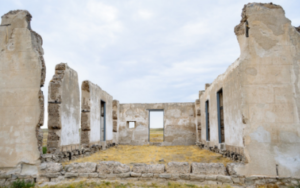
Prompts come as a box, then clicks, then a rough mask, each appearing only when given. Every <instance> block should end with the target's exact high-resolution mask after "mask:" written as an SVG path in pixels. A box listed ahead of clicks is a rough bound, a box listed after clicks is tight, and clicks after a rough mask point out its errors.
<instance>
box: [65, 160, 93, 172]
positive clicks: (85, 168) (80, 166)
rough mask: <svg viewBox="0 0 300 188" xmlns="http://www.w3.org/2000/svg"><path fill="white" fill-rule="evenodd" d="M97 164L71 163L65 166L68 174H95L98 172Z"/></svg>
mask: <svg viewBox="0 0 300 188" xmlns="http://www.w3.org/2000/svg"><path fill="white" fill-rule="evenodd" d="M96 167H97V164H96V163H90V162H86V163H71V164H69V165H66V166H65V170H66V172H73V173H93V172H96Z"/></svg>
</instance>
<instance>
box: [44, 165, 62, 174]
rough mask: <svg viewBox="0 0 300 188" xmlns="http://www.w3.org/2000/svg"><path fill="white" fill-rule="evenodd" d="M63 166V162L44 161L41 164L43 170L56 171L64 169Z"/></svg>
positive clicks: (47, 171)
mask: <svg viewBox="0 0 300 188" xmlns="http://www.w3.org/2000/svg"><path fill="white" fill-rule="evenodd" d="M62 169H63V166H62V164H61V163H42V164H41V165H40V170H41V172H42V173H43V172H46V173H56V172H60V171H62Z"/></svg>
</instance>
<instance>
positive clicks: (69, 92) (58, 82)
mask: <svg viewBox="0 0 300 188" xmlns="http://www.w3.org/2000/svg"><path fill="white" fill-rule="evenodd" d="M48 92H49V93H48V142H47V149H48V152H50V153H54V152H55V151H56V150H63V149H66V150H72V149H76V148H79V147H80V146H79V145H80V135H79V128H80V99H79V96H80V95H79V86H78V76H77V72H76V71H74V70H73V69H71V68H70V67H69V66H68V65H67V64H66V63H61V64H58V65H56V67H55V75H54V76H53V78H52V80H51V81H50V84H49V89H48Z"/></svg>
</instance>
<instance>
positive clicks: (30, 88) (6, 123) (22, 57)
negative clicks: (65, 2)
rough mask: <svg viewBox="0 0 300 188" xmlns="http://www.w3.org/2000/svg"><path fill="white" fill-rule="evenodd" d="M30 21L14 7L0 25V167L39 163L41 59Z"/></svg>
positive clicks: (37, 40)
mask: <svg viewBox="0 0 300 188" xmlns="http://www.w3.org/2000/svg"><path fill="white" fill-rule="evenodd" d="M30 21H31V15H30V13H29V12H28V11H25V10H16V11H10V12H9V13H7V14H5V15H3V16H2V22H1V25H0V129H1V131H0V151H1V152H0V168H2V167H8V168H12V167H16V166H17V165H18V164H22V166H23V167H24V168H25V166H26V165H30V164H33V165H34V164H37V163H39V157H40V152H39V148H41V142H40V140H41V139H38V138H37V137H38V136H39V132H40V131H39V128H40V126H42V125H43V112H44V109H43V106H44V103H43V98H44V97H43V92H42V91H41V90H40V87H41V86H43V84H44V79H45V63H44V59H43V54H44V52H43V48H42V38H41V36H40V35H38V34H37V33H36V32H34V31H32V30H31V27H30ZM29 168H31V167H29ZM33 171H36V170H34V169H33Z"/></svg>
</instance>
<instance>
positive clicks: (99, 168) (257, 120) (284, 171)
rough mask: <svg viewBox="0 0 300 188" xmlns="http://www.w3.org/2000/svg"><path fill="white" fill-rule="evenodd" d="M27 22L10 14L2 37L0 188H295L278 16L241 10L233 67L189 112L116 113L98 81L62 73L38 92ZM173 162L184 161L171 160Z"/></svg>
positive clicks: (295, 136)
mask: <svg viewBox="0 0 300 188" xmlns="http://www.w3.org/2000/svg"><path fill="white" fill-rule="evenodd" d="M31 17H32V16H31V14H30V13H29V12H28V11H25V10H15V11H10V12H8V13H7V14H5V15H3V16H2V22H1V25H0V26H1V27H0V51H1V52H0V72H1V73H0V80H1V82H0V110H1V113H0V119H1V121H0V127H1V131H0V150H1V152H0V185H1V183H3V184H4V183H5V182H10V181H12V180H11V178H12V177H13V175H17V176H18V177H20V178H23V179H26V178H27V179H30V178H31V179H34V180H33V181H37V180H36V178H38V179H41V180H43V181H51V179H52V181H54V180H58V179H59V178H62V177H63V178H77V177H85V178H87V177H88V178H103V179H106V178H112V177H113V178H128V177H135V178H142V179H143V178H146V179H147V178H148V179H149V178H150V179H151V178H161V179H171V178H174V177H175V179H176V177H177V179H181V180H191V181H192V180H193V181H202V180H203V181H202V182H204V181H205V183H211V182H222V183H229V184H234V185H236V186H239V185H241V186H243V185H244V184H245V182H247V181H249V182H250V183H249V182H248V183H249V185H254V184H259V183H257V182H261V181H262V179H263V182H264V183H268V182H269V183H276V182H279V180H280V182H281V183H282V182H284V180H283V179H284V178H286V177H289V179H287V180H286V181H287V184H286V185H287V186H288V185H290V184H292V183H293V182H295V181H296V180H297V178H298V180H299V178H300V155H299V154H300V147H299V144H300V128H299V127H300V79H299V77H300V74H299V64H300V32H299V28H295V27H294V26H292V25H291V21H290V20H289V19H288V18H286V17H285V12H284V10H283V8H282V7H281V6H279V5H275V4H272V3H270V4H269V3H268V4H263V3H249V4H247V5H245V6H244V8H243V9H242V18H241V21H240V23H239V24H238V25H237V26H236V27H235V28H234V32H235V35H236V37H237V40H238V43H239V46H240V50H241V53H240V56H239V57H237V60H236V61H235V62H233V63H232V64H231V65H230V66H229V67H228V69H227V70H226V72H224V73H223V74H221V75H219V76H218V77H217V78H216V79H215V80H212V82H211V83H208V84H206V85H205V90H201V91H199V93H198V97H197V99H195V102H186V103H182V102H181V103H122V101H118V99H114V98H113V94H110V93H107V92H106V91H105V90H104V89H105V88H101V87H100V86H98V85H97V83H96V81H90V80H85V81H83V82H82V83H79V82H78V74H77V72H76V70H74V69H72V67H71V64H67V63H59V64H57V65H56V67H55V74H54V75H53V77H52V80H51V81H50V83H44V81H45V74H46V65H47V62H45V60H44V58H43V54H44V51H43V47H42V45H43V40H42V37H41V36H40V35H39V34H38V33H36V32H35V31H33V30H32V28H31V27H30V21H31ZM47 84H48V85H47ZM43 86H45V87H48V99H44V96H43V92H42V91H41V87H43ZM45 100H47V103H48V110H47V112H45V113H46V115H47V116H48V122H47V126H48V131H46V132H45V131H44V132H43V130H42V129H40V127H41V126H42V125H43V124H44V119H43V118H44V104H45ZM152 112H161V118H162V122H161V126H160V127H158V128H156V127H154V128H152V127H150V122H151V121H150V119H151V116H150V113H152ZM151 135H153V136H152V137H151ZM43 136H44V138H43ZM45 136H46V138H45ZM43 141H44V144H43ZM43 146H44V147H45V148H46V149H47V151H46V152H43ZM181 150H182V151H183V153H185V154H186V155H182V156H180V154H178V156H177V158H176V157H169V156H168V155H167V154H168V152H170V153H169V155H171V153H172V152H174V153H176V151H181ZM189 151H190V152H189ZM109 152H111V153H109ZM126 152H128V153H129V154H128V155H127V154H126ZM145 154H147V155H145ZM148 154H149V155H148ZM174 155H175V154H174ZM176 155H177V154H176ZM109 156H111V157H109ZM128 156H134V157H128ZM82 173H83V175H82V176H81V175H80V174H82ZM155 174H156V175H155ZM174 174H177V176H176V175H174ZM178 174H179V175H178ZM202 175H203V176H204V175H205V177H202ZM249 177H252V179H251V178H250V179H249ZM274 177H276V178H277V179H276V178H275V180H274ZM203 178H204V179H203ZM210 178H212V179H210ZM234 178H236V179H234ZM243 178H244V179H243ZM245 178H246V179H245ZM247 178H248V179H247ZM272 178H273V179H272ZM280 178H282V179H280ZM293 178H294V179H293ZM244 180H245V181H244ZM289 183H290V184H289Z"/></svg>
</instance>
